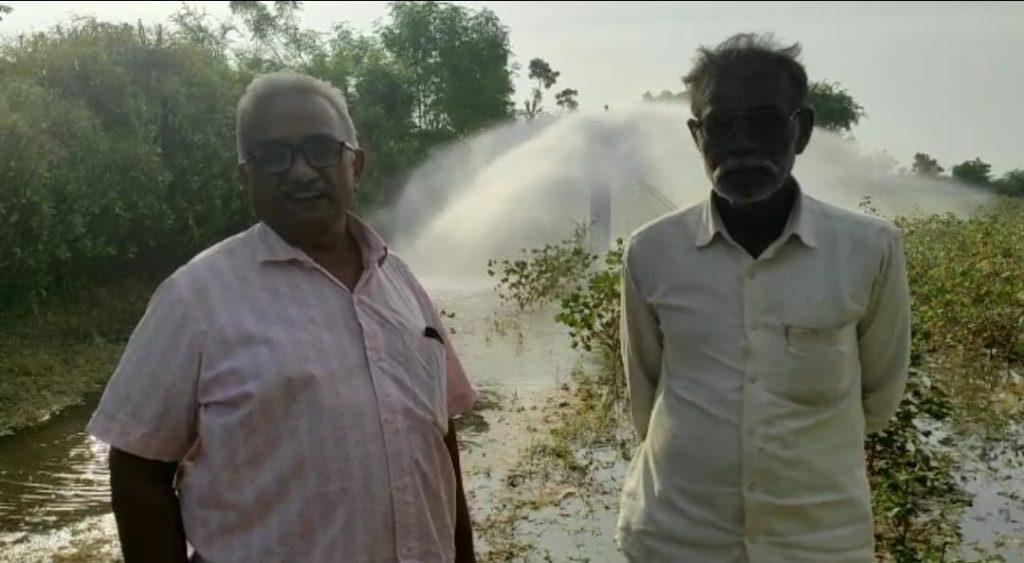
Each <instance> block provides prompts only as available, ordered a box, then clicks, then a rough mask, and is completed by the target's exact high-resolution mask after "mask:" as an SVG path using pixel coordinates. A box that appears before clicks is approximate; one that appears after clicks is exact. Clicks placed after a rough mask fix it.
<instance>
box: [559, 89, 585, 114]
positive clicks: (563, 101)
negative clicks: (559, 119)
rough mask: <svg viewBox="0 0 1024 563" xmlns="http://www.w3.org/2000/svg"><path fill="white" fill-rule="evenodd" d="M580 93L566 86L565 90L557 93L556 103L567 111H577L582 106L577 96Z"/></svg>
mask: <svg viewBox="0 0 1024 563" xmlns="http://www.w3.org/2000/svg"><path fill="white" fill-rule="evenodd" d="M578 95H579V91H578V90H574V89H572V88H566V89H565V90H562V91H561V92H559V93H557V94H555V105H557V106H558V107H560V108H562V109H563V110H565V111H576V110H577V109H578V108H579V107H580V104H579V102H578V101H576V96H578Z"/></svg>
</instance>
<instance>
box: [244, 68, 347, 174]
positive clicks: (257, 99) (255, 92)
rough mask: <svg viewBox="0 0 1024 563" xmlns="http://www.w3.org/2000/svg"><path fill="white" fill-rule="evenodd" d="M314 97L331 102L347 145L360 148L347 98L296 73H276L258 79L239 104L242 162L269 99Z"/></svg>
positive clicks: (311, 78) (317, 81) (337, 90)
mask: <svg viewBox="0 0 1024 563" xmlns="http://www.w3.org/2000/svg"><path fill="white" fill-rule="evenodd" d="M295 93H302V94H312V95H314V96H319V97H321V98H323V99H324V100H325V101H327V103H328V104H330V105H331V107H332V108H334V111H335V112H337V114H338V119H340V120H341V125H342V128H343V129H344V130H345V133H344V134H345V136H346V137H347V138H345V139H342V140H343V141H345V142H347V143H349V144H351V145H352V146H354V147H358V146H359V139H358V135H357V134H356V127H355V124H353V123H352V117H351V116H349V114H348V103H347V102H346V101H345V94H343V93H342V92H341V90H339V89H338V88H337V87H335V86H334V85H333V84H331V83H329V82H325V81H323V80H320V79H317V78H313V77H312V76H308V75H305V74H299V73H295V72H272V73H270V74H263V75H260V76H257V77H256V78H255V79H253V81H252V82H250V83H249V86H247V87H246V89H245V93H243V94H242V97H241V98H240V99H239V100H238V108H237V110H236V112H235V146H236V148H237V149H238V161H239V162H244V161H245V153H246V148H245V147H244V146H243V144H244V141H243V140H244V139H245V138H246V135H247V134H248V130H249V125H250V123H251V122H252V120H253V119H258V113H257V109H258V107H259V106H260V104H261V103H263V102H264V101H265V100H267V99H268V98H272V97H274V96H277V95H280V94H295Z"/></svg>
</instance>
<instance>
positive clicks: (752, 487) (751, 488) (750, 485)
mask: <svg viewBox="0 0 1024 563" xmlns="http://www.w3.org/2000/svg"><path fill="white" fill-rule="evenodd" d="M756 490H757V483H756V482H755V481H751V482H750V483H747V491H749V492H754V491H756Z"/></svg>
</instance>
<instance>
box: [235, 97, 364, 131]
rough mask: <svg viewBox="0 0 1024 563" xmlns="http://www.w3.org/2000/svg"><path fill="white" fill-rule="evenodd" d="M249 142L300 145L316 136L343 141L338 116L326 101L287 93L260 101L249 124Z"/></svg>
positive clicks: (320, 98)
mask: <svg viewBox="0 0 1024 563" xmlns="http://www.w3.org/2000/svg"><path fill="white" fill-rule="evenodd" d="M248 129H249V135H248V137H249V141H250V142H251V143H258V142H263V141H271V140H273V141H278V140H280V141H287V140H293V141H298V140H301V139H303V138H306V137H309V136H313V135H327V136H331V137H337V138H343V136H344V126H343V124H342V121H341V118H340V117H339V116H338V112H337V111H336V110H335V109H334V107H333V106H331V104H330V103H329V102H328V101H327V100H325V99H324V98H323V97H321V96H318V95H316V94H311V93H305V92H285V93H280V94H275V95H272V96H268V97H266V98H264V99H262V100H260V101H259V103H258V104H257V105H256V107H255V111H254V112H253V117H252V121H251V123H250V124H249V127H248Z"/></svg>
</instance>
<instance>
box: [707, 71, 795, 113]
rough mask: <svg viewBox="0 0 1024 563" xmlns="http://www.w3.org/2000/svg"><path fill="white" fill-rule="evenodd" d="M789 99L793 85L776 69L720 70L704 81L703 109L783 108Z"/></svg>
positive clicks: (786, 105)
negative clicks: (704, 101)
mask: <svg viewBox="0 0 1024 563" xmlns="http://www.w3.org/2000/svg"><path fill="white" fill-rule="evenodd" d="M792 98H793V87H792V83H791V82H790V80H789V77H787V76H786V75H785V74H784V73H782V72H779V71H778V70H776V69H756V68H755V69H746V70H742V71H731V72H723V73H722V74H721V75H719V76H716V77H714V78H712V80H711V81H710V82H709V84H708V97H707V107H706V110H710V109H712V108H714V109H715V110H716V111H738V110H751V109H760V108H771V107H779V108H786V107H788V106H789V105H790V104H791V100H792Z"/></svg>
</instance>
